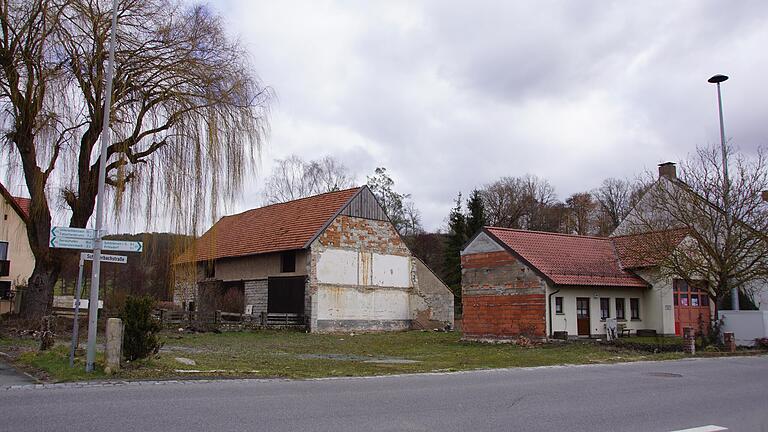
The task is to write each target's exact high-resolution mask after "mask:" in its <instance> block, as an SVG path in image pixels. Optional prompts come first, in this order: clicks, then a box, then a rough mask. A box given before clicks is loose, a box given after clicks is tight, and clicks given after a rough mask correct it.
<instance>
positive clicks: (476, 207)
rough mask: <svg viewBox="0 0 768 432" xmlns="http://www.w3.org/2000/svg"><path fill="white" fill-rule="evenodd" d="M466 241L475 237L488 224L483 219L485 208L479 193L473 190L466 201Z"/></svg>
mask: <svg viewBox="0 0 768 432" xmlns="http://www.w3.org/2000/svg"><path fill="white" fill-rule="evenodd" d="M466 219H467V223H466V225H467V226H466V237H467V240H469V239H471V238H472V237H474V236H475V234H477V233H478V232H479V231H480V230H481V229H482V228H483V227H484V226H485V225H486V224H487V223H488V222H487V220H486V218H485V206H484V205H483V197H482V196H481V195H480V191H479V190H477V189H475V190H473V191H472V194H471V195H470V196H469V199H468V200H467V218H466Z"/></svg>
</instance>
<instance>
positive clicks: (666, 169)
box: [659, 162, 677, 179]
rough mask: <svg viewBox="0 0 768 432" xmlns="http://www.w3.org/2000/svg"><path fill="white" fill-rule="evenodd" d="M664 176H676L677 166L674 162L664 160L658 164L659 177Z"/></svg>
mask: <svg viewBox="0 0 768 432" xmlns="http://www.w3.org/2000/svg"><path fill="white" fill-rule="evenodd" d="M661 177H666V178H668V179H676V178H677V167H675V163H674V162H664V163H663V164H659V178H661Z"/></svg>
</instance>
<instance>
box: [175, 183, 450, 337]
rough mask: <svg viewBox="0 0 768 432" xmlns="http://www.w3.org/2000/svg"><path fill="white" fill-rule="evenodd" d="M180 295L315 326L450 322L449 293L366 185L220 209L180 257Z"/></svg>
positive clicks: (187, 303) (192, 304)
mask: <svg viewBox="0 0 768 432" xmlns="http://www.w3.org/2000/svg"><path fill="white" fill-rule="evenodd" d="M175 267H176V275H177V280H176V287H175V293H174V300H175V301H176V302H177V303H179V304H181V305H182V306H183V307H185V308H186V309H196V310H197V312H198V313H210V312H211V311H213V310H226V311H235V312H243V311H244V312H245V313H247V314H251V315H255V316H256V317H257V319H258V320H261V322H262V324H264V325H269V324H285V323H292V324H297V325H302V326H306V327H307V328H308V329H309V330H311V331H320V332H322V331H326V332H328V331H347V330H400V329H407V328H411V327H445V326H446V325H452V324H453V294H452V293H451V292H450V290H449V289H448V288H447V287H446V286H445V284H443V283H442V282H441V281H440V280H439V279H438V278H437V277H436V276H435V275H434V273H432V271H431V270H429V269H428V268H427V267H426V266H425V265H424V264H423V263H422V262H421V261H420V260H418V259H417V258H415V257H414V256H413V255H412V254H411V252H410V250H409V249H408V247H407V246H406V245H405V243H404V242H403V240H402V238H401V237H400V235H399V234H398V233H397V231H396V230H395V228H394V226H393V225H392V223H391V222H390V221H389V219H388V218H387V215H386V214H385V212H384V210H383V208H382V207H381V205H380V204H379V203H378V201H377V200H376V198H375V196H374V195H373V194H372V193H371V191H370V189H368V187H367V186H363V187H359V188H353V189H346V190H341V191H334V192H328V193H324V194H320V195H316V196H311V197H307V198H301V199H297V200H294V201H289V202H285V203H280V204H273V205H268V206H265V207H261V208H256V209H253V210H248V211H246V212H243V213H239V214H236V215H232V216H225V217H223V218H221V219H220V220H219V221H218V222H217V223H216V224H215V225H214V226H213V227H211V229H210V230H208V231H207V232H206V233H205V234H203V235H202V236H201V237H200V238H199V239H198V240H197V241H196V242H195V243H194V244H193V245H192V247H190V248H189V249H188V250H186V251H185V252H184V253H182V254H181V255H180V256H179V257H178V258H177V259H176V260H175Z"/></svg>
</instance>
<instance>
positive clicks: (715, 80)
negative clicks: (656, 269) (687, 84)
mask: <svg viewBox="0 0 768 432" xmlns="http://www.w3.org/2000/svg"><path fill="white" fill-rule="evenodd" d="M727 79H728V77H727V76H725V75H720V74H717V75H714V76H712V77H711V78H710V79H708V80H707V82H709V83H712V84H716V85H717V108H718V114H719V115H720V149H721V150H722V152H723V207H725V208H724V209H723V210H725V221H726V226H727V229H730V227H731V223H730V218H731V208H730V207H731V199H730V194H731V181H730V179H729V178H728V150H727V149H726V147H725V127H724V126H723V98H722V96H721V94H720V83H721V82H723V81H725V80H727ZM731 309H733V310H736V311H737V310H739V290H738V288H731Z"/></svg>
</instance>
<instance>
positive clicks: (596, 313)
mask: <svg viewBox="0 0 768 432" xmlns="http://www.w3.org/2000/svg"><path fill="white" fill-rule="evenodd" d="M553 291H554V290H553V289H551V288H548V289H547V297H549V294H551V293H552V292H553ZM649 294H651V290H649V289H648V288H602V287H600V288H588V287H585V288H561V289H560V292H559V293H557V294H555V295H553V296H552V304H551V309H550V313H551V314H552V329H551V331H563V330H564V331H567V332H568V335H569V336H576V335H578V333H579V332H578V327H577V325H576V298H577V297H588V298H589V318H590V334H592V335H601V334H605V322H604V321H601V320H600V298H601V297H608V298H609V299H610V309H609V310H610V316H611V317H614V316H616V298H617V297H621V298H624V303H625V306H624V312H625V316H626V321H620V322H621V323H624V324H626V325H627V328H629V329H633V330H637V329H656V331H657V332H658V331H659V330H658V329H657V324H656V323H655V322H653V321H652V318H651V315H649V314H648V311H649V309H650V304H649V301H648V299H647V297H648V295H649ZM555 297H563V313H562V314H556V313H555ZM630 298H639V299H640V319H639V320H632V319H630V316H631V314H630V313H631V311H630V305H629V299H630ZM547 323H549V320H547ZM673 333H674V330H673Z"/></svg>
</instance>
